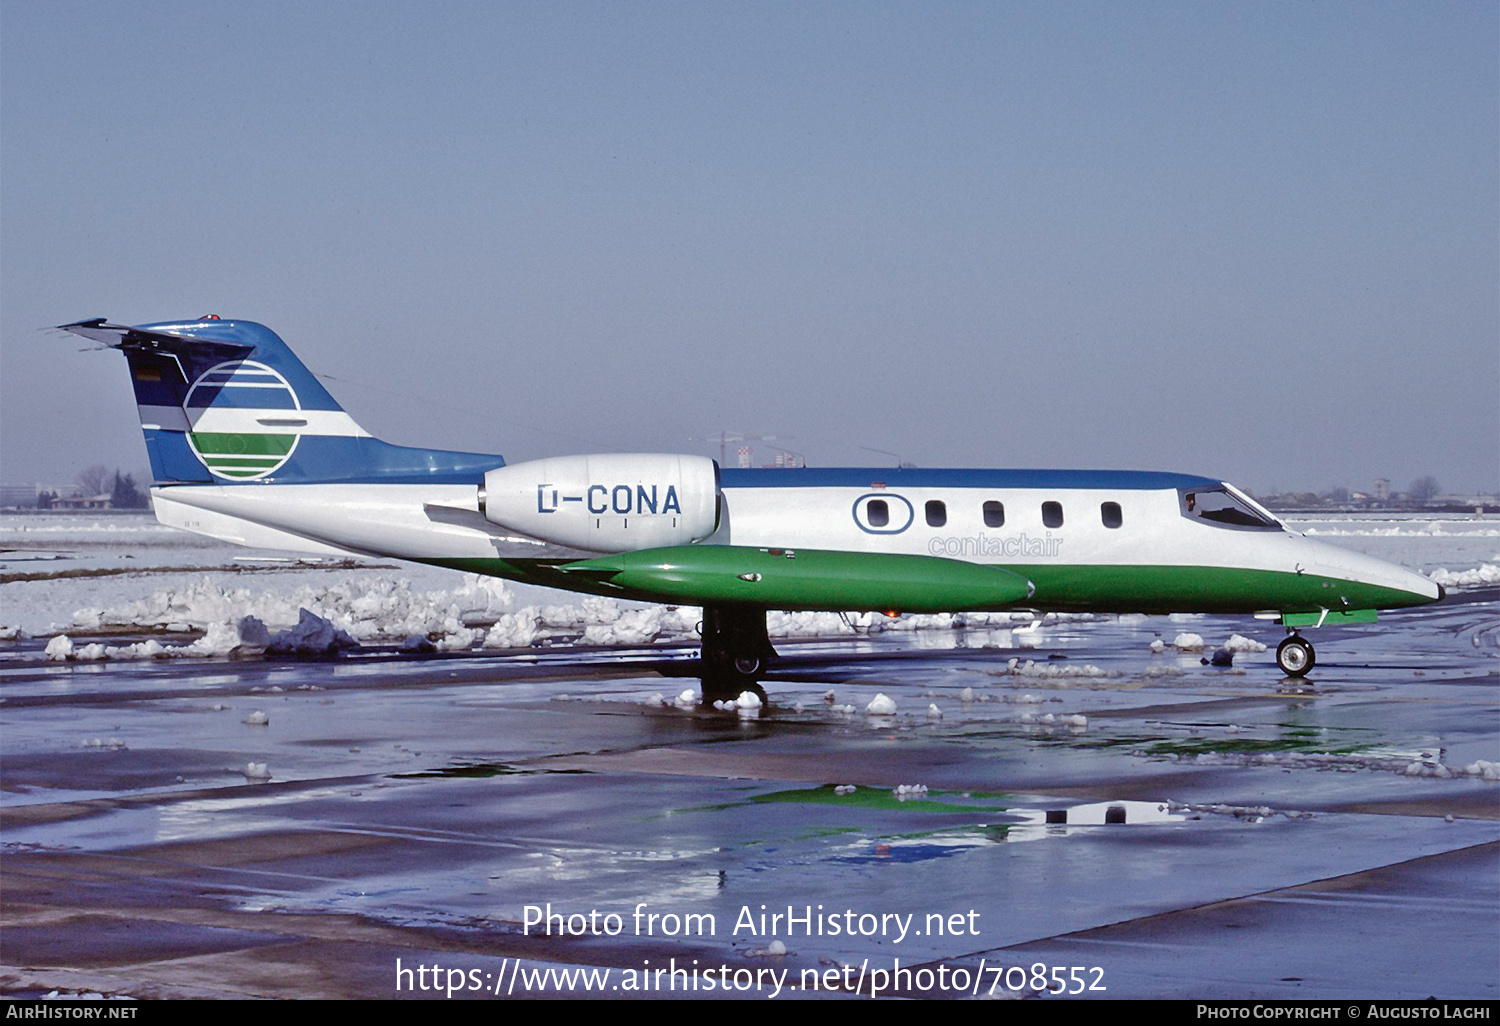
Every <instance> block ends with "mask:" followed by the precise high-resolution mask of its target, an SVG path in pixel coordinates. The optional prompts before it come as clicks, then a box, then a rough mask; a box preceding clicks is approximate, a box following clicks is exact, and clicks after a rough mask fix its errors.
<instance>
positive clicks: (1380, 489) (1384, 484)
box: [1375, 477, 1391, 502]
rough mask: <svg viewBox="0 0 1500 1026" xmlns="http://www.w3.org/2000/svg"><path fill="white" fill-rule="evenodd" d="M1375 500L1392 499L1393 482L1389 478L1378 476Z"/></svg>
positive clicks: (1385, 500) (1388, 500)
mask: <svg viewBox="0 0 1500 1026" xmlns="http://www.w3.org/2000/svg"><path fill="white" fill-rule="evenodd" d="M1375 501H1376V502H1390V501H1391V482H1390V480H1389V479H1387V478H1384V477H1377V478H1376V479H1375Z"/></svg>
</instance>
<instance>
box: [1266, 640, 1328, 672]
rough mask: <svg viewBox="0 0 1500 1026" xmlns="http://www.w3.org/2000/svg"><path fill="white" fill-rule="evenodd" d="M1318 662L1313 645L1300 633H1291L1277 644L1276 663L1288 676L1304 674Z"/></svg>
mask: <svg viewBox="0 0 1500 1026" xmlns="http://www.w3.org/2000/svg"><path fill="white" fill-rule="evenodd" d="M1317 663H1318V658H1317V654H1316V653H1314V652H1313V647H1312V645H1311V644H1310V643H1309V642H1308V640H1307V639H1306V638H1304V637H1302V636H1301V635H1300V634H1289V635H1287V636H1286V638H1284V639H1283V640H1282V642H1281V644H1279V645H1277V646H1276V665H1277V666H1279V667H1281V672H1282V673H1284V674H1286V675H1287V676H1288V677H1301V676H1304V675H1305V674H1306V673H1307V671H1308V670H1311V669H1312V668H1313V667H1314V666H1316V665H1317Z"/></svg>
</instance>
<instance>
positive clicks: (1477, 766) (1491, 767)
mask: <svg viewBox="0 0 1500 1026" xmlns="http://www.w3.org/2000/svg"><path fill="white" fill-rule="evenodd" d="M1464 773H1465V774H1467V775H1468V776H1471V777H1478V778H1479V779H1480V780H1500V762H1486V761H1485V760H1483V759H1480V760H1479V761H1477V762H1471V763H1469V764H1468V765H1467V766H1465V767H1464Z"/></svg>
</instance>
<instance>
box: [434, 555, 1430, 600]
mask: <svg viewBox="0 0 1500 1026" xmlns="http://www.w3.org/2000/svg"><path fill="white" fill-rule="evenodd" d="M856 558H857V556H856ZM424 562H430V563H431V564H433V565H435V566H445V567H450V568H452V569H455V570H463V571H467V572H469V573H476V574H483V575H486V576H491V577H503V578H506V579H508V580H514V581H519V582H523V583H527V584H538V585H545V586H547V587H552V588H561V589H563V590H566V591H575V592H584V593H588V594H594V595H611V596H614V597H617V598H623V599H635V600H639V601H644V602H673V603H679V604H684V605H701V604H703V603H705V602H708V603H726V604H740V605H746V606H760V607H763V608H771V609H786V610H829V611H833V612H842V611H846V610H848V611H858V610H874V611H878V612H892V611H895V612H937V611H942V612H962V611H965V610H969V611H980V610H999V609H1036V610H1042V611H1055V612H1080V613H1089V612H1092V613H1257V612H1263V611H1273V610H1274V611H1277V612H1282V613H1293V612H1302V613H1311V612H1317V611H1319V610H1322V609H1334V610H1337V609H1398V608H1403V607H1407V606H1418V605H1423V604H1425V603H1426V602H1429V601H1431V600H1430V599H1427V598H1424V597H1422V596H1418V595H1416V594H1413V593H1412V592H1408V591H1401V590H1399V589H1395V588H1384V587H1380V586H1378V585H1372V584H1361V583H1359V582H1356V581H1345V580H1340V579H1338V578H1333V577H1323V576H1318V575H1314V574H1309V573H1302V574H1297V573H1285V572H1281V571H1275V570H1250V569H1241V568H1236V567H1213V566H1149V565H1146V566H1142V565H1135V566H1114V565H1107V564H1088V565H1057V564H1037V563H1029V564H1028V563H1009V564H991V565H993V566H995V567H998V568H999V569H1003V570H1007V571H1010V572H1011V573H1013V574H1017V575H1019V576H1021V577H1024V578H1026V579H1028V580H1030V581H1031V582H1032V583H1033V584H1035V585H1036V591H1035V594H1033V595H1032V596H1031V597H1030V598H1017V597H1015V596H1014V595H1013V594H1008V595H1006V596H1005V597H1004V598H1003V600H1000V601H994V602H984V601H976V598H975V596H974V595H973V593H972V590H970V589H959V591H961V592H963V594H961V595H960V594H953V595H951V596H950V595H943V594H941V593H940V592H939V593H935V594H932V595H930V596H928V600H927V601H923V602H922V603H921V604H920V606H911V607H907V608H902V609H897V610H891V609H886V608H883V607H882V606H880V605H879V604H874V603H870V602H863V601H860V592H859V588H858V587H857V586H856V583H855V582H851V587H850V588H848V589H845V590H842V591H840V590H838V589H833V590H832V592H831V593H830V592H829V591H828V590H824V591H823V593H820V594H818V595H816V596H815V597H814V600H813V601H805V602H803V601H793V602H787V601H775V602H762V601H758V600H757V599H756V598H755V597H754V596H753V591H752V590H751V589H744V590H743V593H744V597H743V598H740V597H736V595H735V593H734V591H733V585H732V584H730V583H729V582H728V581H726V582H723V583H722V584H719V585H717V586H715V587H712V588H705V589H704V590H703V591H701V592H699V593H697V594H694V595H688V594H683V593H675V592H674V593H673V594H670V595H664V594H662V593H659V592H658V593H652V592H651V591H644V590H641V589H639V588H631V587H622V586H620V585H618V584H612V583H611V582H610V581H609V580H606V579H602V578H600V577H592V578H591V577H588V576H585V575H581V574H576V573H569V572H567V571H564V570H560V569H558V567H559V566H560V565H566V564H567V563H568V562H569V561H563V560H537V559H500V558H487V559H434V560H424ZM571 562H573V563H577V562H582V561H577V560H575V561H571ZM748 569H749V566H748V564H747V570H748ZM729 576H730V577H733V576H734V575H732V574H731V575H729ZM780 598H785V596H780ZM997 598H998V596H997ZM959 599H962V601H956V600H959Z"/></svg>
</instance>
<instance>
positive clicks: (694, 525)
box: [480, 453, 719, 552]
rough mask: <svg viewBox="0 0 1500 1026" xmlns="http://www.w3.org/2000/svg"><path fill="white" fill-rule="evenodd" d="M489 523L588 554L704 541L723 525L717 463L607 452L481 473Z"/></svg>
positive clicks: (703, 458)
mask: <svg viewBox="0 0 1500 1026" xmlns="http://www.w3.org/2000/svg"><path fill="white" fill-rule="evenodd" d="M480 508H481V509H482V510H483V512H484V515H485V518H486V519H488V520H489V521H490V522H491V523H494V524H499V525H500V526H501V527H504V528H507V529H509V530H512V531H515V532H516V533H518V534H524V535H529V536H530V537H532V538H539V539H541V540H542V541H546V542H552V543H553V544H555V545H565V546H567V547H568V548H574V549H583V550H586V551H588V552H632V551H634V550H636V549H654V548H659V547H662V546H667V545H688V544H691V543H692V542H697V541H702V540H703V539H704V538H707V537H708V536H709V535H711V534H713V533H714V531H715V530H717V529H718V526H719V468H718V465H717V464H716V463H714V461H713V460H711V459H709V458H708V457H707V456H675V455H670V454H665V453H610V454H607V455H603V456H564V457H561V458H558V459H545V460H532V461H530V462H527V463H516V464H513V465H511V466H505V467H499V468H497V469H495V470H491V471H490V472H489V473H487V474H485V475H484V492H483V494H482V495H481V497H480Z"/></svg>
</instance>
